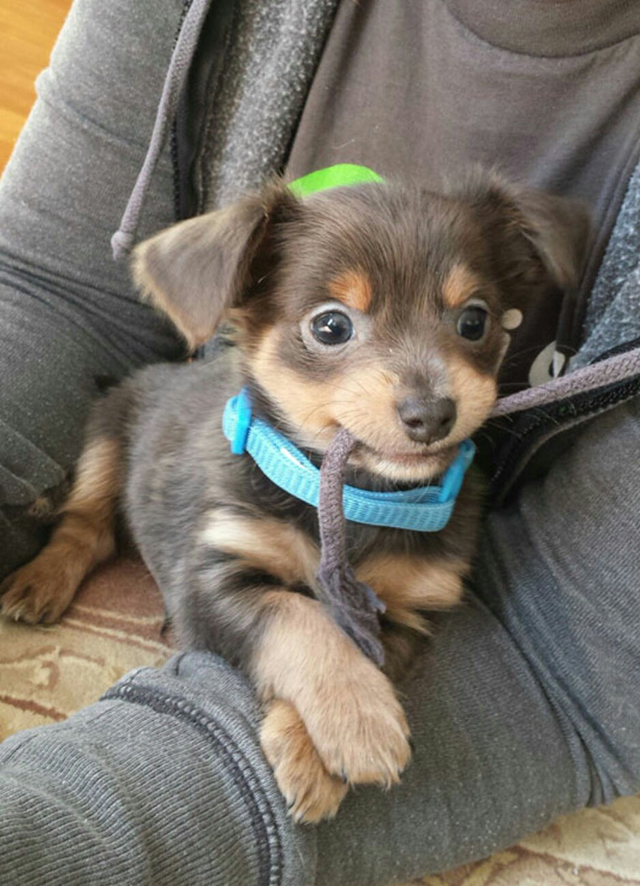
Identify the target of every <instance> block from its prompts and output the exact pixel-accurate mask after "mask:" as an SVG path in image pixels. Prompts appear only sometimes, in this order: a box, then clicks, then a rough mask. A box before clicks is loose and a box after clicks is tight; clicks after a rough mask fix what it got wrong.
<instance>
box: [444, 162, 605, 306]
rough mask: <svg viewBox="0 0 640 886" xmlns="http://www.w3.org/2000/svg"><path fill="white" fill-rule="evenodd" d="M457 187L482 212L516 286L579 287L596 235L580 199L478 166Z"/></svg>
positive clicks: (464, 198) (506, 274)
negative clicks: (510, 180)
mask: <svg viewBox="0 0 640 886" xmlns="http://www.w3.org/2000/svg"><path fill="white" fill-rule="evenodd" d="M456 190H457V192H458V193H457V194H456V195H455V196H458V197H460V198H462V199H463V200H465V201H468V202H470V203H471V204H472V205H473V206H474V208H475V209H476V211H477V212H478V215H479V219H480V222H481V224H482V225H483V226H485V227H486V229H487V233H488V234H489V236H490V237H491V241H492V245H493V246H494V248H495V249H496V252H497V254H498V253H499V254H500V255H499V262H500V263H502V264H503V265H504V266H505V267H504V269H503V273H504V274H505V277H506V278H507V279H510V280H511V281H512V282H514V283H515V284H516V289H517V288H518V286H517V284H518V283H520V284H521V285H522V284H524V286H525V287H528V288H529V289H530V290H531V289H535V288H537V287H546V288H549V287H552V288H555V289H559V290H570V289H575V288H576V287H577V285H578V283H579V282H580V276H581V273H582V269H583V265H584V261H585V258H586V254H587V248H588V245H589V241H590V235H591V225H590V221H589V214H588V212H587V209H586V207H585V205H584V204H583V203H582V202H581V201H580V200H576V199H573V198H569V197H557V196H553V195H552V194H548V193H545V192H544V191H537V190H534V189H528V188H522V187H518V186H516V185H512V184H510V183H508V182H506V181H505V180H504V179H503V178H502V177H501V176H500V175H498V174H497V173H495V172H487V171H483V170H478V169H476V170H475V171H473V172H472V173H471V174H470V175H469V176H468V177H467V178H466V179H465V180H464V182H463V184H462V186H461V187H460V188H458V189H456ZM514 294H515V293H514Z"/></svg>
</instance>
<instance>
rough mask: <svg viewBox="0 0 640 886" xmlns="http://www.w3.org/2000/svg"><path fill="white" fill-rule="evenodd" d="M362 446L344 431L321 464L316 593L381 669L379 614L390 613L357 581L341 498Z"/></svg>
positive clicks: (373, 593) (382, 656) (335, 439)
mask: <svg viewBox="0 0 640 886" xmlns="http://www.w3.org/2000/svg"><path fill="white" fill-rule="evenodd" d="M358 445H359V441H358V440H357V439H356V437H354V436H353V434H352V433H351V432H350V431H348V430H347V429H346V428H340V429H339V430H338V432H337V433H336V435H335V437H334V438H333V440H332V441H331V444H330V445H329V448H328V449H327V451H326V452H325V455H324V458H323V460H322V466H321V468H320V500H319V504H318V525H319V528H320V545H321V552H320V566H319V568H318V575H317V578H318V589H317V591H318V597H319V598H320V599H321V600H322V602H323V603H324V604H325V605H326V606H327V607H328V608H329V610H330V612H331V615H332V617H333V619H334V620H335V621H336V623H337V624H338V625H340V627H341V628H342V629H343V630H344V631H345V633H346V634H348V636H349V637H351V639H352V640H353V641H354V643H356V645H357V646H358V647H359V648H360V649H361V650H362V652H364V654H365V655H366V656H368V657H369V658H370V659H371V660H372V661H374V662H375V663H376V664H377V665H382V664H384V648H383V646H382V642H381V640H380V632H381V629H380V620H379V615H380V614H381V613H382V612H384V611H385V605H384V603H383V602H382V601H381V600H380V599H379V597H378V596H377V595H376V594H375V592H374V591H373V590H372V589H371V588H370V587H369V585H366V584H364V582H360V581H358V579H357V578H356V575H355V572H354V571H353V567H352V566H351V563H350V562H349V559H348V557H347V538H346V535H347V524H346V520H345V516H344V510H343V505H342V497H343V489H344V483H345V477H346V473H347V464H348V461H349V457H350V455H351V454H352V453H353V452H354V450H355V449H356V448H357V447H358Z"/></svg>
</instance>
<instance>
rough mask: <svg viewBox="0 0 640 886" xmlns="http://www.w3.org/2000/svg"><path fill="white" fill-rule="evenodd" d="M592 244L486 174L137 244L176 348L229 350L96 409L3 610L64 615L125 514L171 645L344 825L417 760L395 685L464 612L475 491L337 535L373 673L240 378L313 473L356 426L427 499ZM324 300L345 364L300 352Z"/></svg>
mask: <svg viewBox="0 0 640 886" xmlns="http://www.w3.org/2000/svg"><path fill="white" fill-rule="evenodd" d="M585 237H586V225H585V220H584V214H583V212H582V210H581V209H580V208H579V207H576V206H575V205H573V204H571V203H569V202H566V201H562V200H559V199H557V198H552V197H549V196H545V195H543V194H538V193H535V192H530V191H518V190H515V189H512V188H510V187H508V186H506V185H505V184H503V183H502V182H501V181H500V180H499V179H497V178H495V177H492V176H485V175H480V174H477V175H472V176H471V177H469V178H467V179H466V180H465V182H464V184H462V185H461V186H460V187H459V189H458V190H451V191H450V192H449V193H447V194H445V195H440V196H439V195H436V194H433V193H430V192H427V191H425V190H423V189H420V188H413V189H408V188H404V187H402V186H399V185H366V186H361V187H353V188H349V189H339V190H334V191H330V192H326V193H323V194H320V195H316V196H314V197H312V198H309V199H308V200H306V201H304V202H301V201H299V200H298V199H296V198H295V197H293V196H292V194H291V193H290V192H289V190H288V189H287V188H285V187H284V186H283V185H282V184H280V183H276V184H274V185H270V186H268V187H267V188H266V189H265V190H264V191H263V192H262V193H261V194H259V195H257V196H249V197H247V198H245V199H244V200H242V201H240V202H239V203H238V204H236V205H234V206H232V207H230V208H229V209H226V210H223V211H221V212H218V213H214V214H211V215H208V216H203V217H199V218H196V219H192V220H190V221H187V222H183V223H181V224H179V225H176V226H175V227H174V228H171V229H169V230H168V231H166V232H163V233H161V234H159V235H157V236H156V237H154V238H152V239H151V240H149V241H148V242H146V243H144V244H143V245H142V246H141V247H139V248H138V250H137V255H136V264H135V273H136V276H137V280H138V282H139V283H140V285H141V286H142V287H143V288H144V290H145V291H146V292H147V294H148V295H149V297H150V298H151V300H152V301H153V302H154V304H155V305H156V306H157V307H159V308H160V309H161V310H163V311H165V312H166V314H168V316H169V317H170V318H171V320H172V321H173V322H174V323H175V324H176V326H177V327H178V329H179V330H180V331H181V332H182V334H183V335H184V337H185V339H186V340H187V342H188V344H189V346H190V347H191V348H195V347H196V346H198V345H200V344H202V343H203V342H206V341H207V340H208V339H209V338H210V337H211V336H212V335H213V334H214V333H215V332H216V330H217V329H218V327H219V325H220V323H221V322H222V321H223V320H225V321H231V323H232V324H233V326H234V328H235V330H236V331H235V343H234V344H233V345H232V346H227V347H224V348H221V349H220V350H219V352H218V354H217V356H216V357H215V358H214V359H212V360H210V361H208V362H205V361H195V362H193V363H191V364H189V365H184V366H154V367H151V368H149V369H146V370H143V371H142V372H140V373H138V374H137V375H135V376H134V377H132V378H131V379H130V380H128V381H126V382H125V383H124V384H122V385H121V386H120V387H118V388H116V389H115V390H113V391H112V392H110V393H109V394H108V395H107V396H106V398H105V399H104V400H103V401H102V402H100V403H99V404H98V405H97V406H96V409H95V413H94V416H93V418H92V420H91V423H90V425H89V429H88V435H87V444H86V449H85V452H84V455H83V456H82V460H81V462H80V465H79V468H78V474H77V480H76V484H75V487H74V489H73V492H72V494H71V497H70V498H69V500H68V502H67V504H66V505H65V507H64V508H63V510H62V514H61V519H60V523H59V525H58V527H57V528H56V530H55V531H54V533H53V536H52V539H51V541H50V543H49V545H48V546H47V547H46V548H45V549H44V550H43V552H42V553H41V554H40V555H39V556H38V557H37V558H36V559H35V560H34V561H33V562H32V563H30V564H28V565H27V566H25V567H23V568H22V569H21V570H19V571H18V572H17V573H15V574H14V575H13V576H12V577H11V578H10V579H9V580H8V581H7V582H6V584H5V588H4V597H3V600H2V611H3V612H4V614H5V615H6V616H9V617H12V618H16V619H22V620H24V621H26V622H30V623H33V622H39V621H42V622H51V621H54V620H56V619H57V618H59V617H60V615H61V614H62V612H63V611H64V609H65V608H66V607H67V606H68V605H69V603H70V602H71V600H72V598H73V595H74V593H75V591H76V589H77V587H78V586H79V584H80V583H81V581H82V579H83V578H84V576H85V575H86V574H87V573H88V572H90V571H91V570H92V569H93V568H94V567H95V566H96V565H97V564H98V563H100V562H101V561H103V560H104V559H106V558H107V557H110V556H111V555H112V554H113V552H114V549H115V544H114V531H113V526H114V517H115V514H116V511H117V510H122V511H123V512H124V514H125V516H126V520H127V523H128V526H129V528H130V530H131V533H132V535H133V538H134V540H135V542H136V544H137V546H138V548H139V549H140V552H141V554H142V556H143V558H144V560H145V561H146V563H147V565H148V566H149V568H150V570H151V572H152V573H153V575H154V577H155V578H156V580H157V582H158V585H159V587H160V589H161V591H162V594H163V596H164V601H165V606H166V610H167V613H168V616H169V617H170V619H171V621H172V622H173V624H174V626H175V628H176V631H177V635H178V637H179V640H180V642H181V644H182V645H183V646H184V647H186V648H191V649H211V650H216V651H218V652H220V653H221V654H223V655H224V656H225V657H226V658H227V659H229V661H231V662H233V663H234V664H237V665H239V666H241V667H243V668H244V669H245V670H246V672H247V673H248V674H249V675H250V676H251V678H252V679H253V680H254V682H255V685H256V688H257V691H258V692H259V694H260V697H261V698H262V699H263V701H264V703H265V710H266V715H265V720H264V725H263V728H262V735H261V738H262V745H263V748H264V751H265V753H266V755H267V757H268V759H269V760H270V762H271V764H272V765H273V767H274V769H275V773H276V778H277V780H278V783H279V785H280V787H281V789H282V791H283V793H284V794H285V796H286V797H287V799H288V800H289V802H290V803H291V805H292V814H294V815H295V816H296V818H298V819H300V820H306V821H316V820H319V819H321V818H323V817H327V816H331V815H333V814H335V812H336V810H337V808H338V806H339V804H340V802H341V800H342V798H343V797H344V794H345V792H346V790H347V788H348V786H349V785H350V784H357V783H363V782H376V783H380V784H385V785H389V784H391V783H393V782H395V781H397V780H398V777H399V774H400V772H401V771H402V769H403V768H404V767H405V765H406V764H407V762H408V760H409V756H410V750H409V742H408V739H409V731H408V727H407V723H406V720H405V717H404V714H403V711H402V708H401V706H400V704H399V702H398V700H397V697H396V693H395V691H394V687H393V682H392V680H397V679H399V678H400V677H401V676H402V674H403V673H404V671H405V669H406V668H407V666H408V664H409V663H410V661H411V659H412V657H413V656H414V654H415V649H416V644H417V641H418V640H419V639H420V636H421V633H422V632H423V631H424V626H425V622H424V621H423V613H424V612H425V611H429V610H433V609H442V608H447V607H450V606H451V605H453V604H455V603H456V602H457V601H458V600H459V598H460V595H461V589H462V583H463V580H464V578H465V576H466V575H467V574H468V571H469V568H470V563H471V559H472V556H473V551H474V543H475V536H476V526H477V519H478V507H479V506H478V497H477V495H476V491H475V489H474V485H473V480H472V479H469V480H468V481H467V482H465V485H464V487H463V490H462V492H461V494H460V497H459V500H458V503H457V506H456V509H455V512H454V515H453V517H452V519H451V521H450V523H449V524H448V526H447V527H446V528H445V529H444V530H442V531H441V532H439V533H431V534H429V533H426V534H422V533H416V532H404V531H399V530H387V529H377V528H374V527H371V526H363V525H359V524H353V523H352V524H349V526H348V546H349V556H350V559H351V562H352V563H353V564H354V566H355V568H356V572H357V574H358V576H359V577H360V578H361V579H362V580H364V581H366V582H368V583H369V584H370V585H371V586H372V587H373V588H374V589H375V590H376V591H377V593H378V594H379V596H380V597H381V598H382V599H383V600H384V601H385V602H386V604H387V612H386V614H385V616H384V618H383V634H384V640H385V645H386V655H387V664H386V666H385V672H384V673H383V672H382V671H380V670H379V669H378V668H376V667H375V666H374V665H373V664H372V663H371V662H370V661H369V660H368V659H367V658H365V657H364V656H363V654H362V653H361V652H360V651H359V650H358V649H357V647H356V646H355V645H354V644H353V643H352V641H351V640H350V639H349V638H348V637H347V636H346V635H345V634H344V633H343V632H342V631H341V630H340V629H339V628H338V627H337V626H336V625H335V624H334V623H333V621H332V620H331V618H330V616H329V615H328V613H327V612H326V610H325V609H324V608H323V606H322V605H321V604H320V603H319V602H318V601H317V600H316V599H315V595H314V582H315V574H316V570H317V567H318V559H319V551H318V525H317V515H316V512H315V510H314V509H312V508H310V507H308V506H307V505H305V504H303V503H301V502H299V501H297V500H294V499H292V498H291V497H289V496H288V495H287V494H285V493H283V492H282V491H281V490H279V489H277V488H275V487H274V486H273V485H272V484H271V483H270V481H269V480H267V479H266V478H265V477H264V475H262V474H261V472H260V471H259V470H258V469H257V468H256V467H255V465H254V464H253V462H252V461H251V459H250V458H249V457H242V458H239V457H236V456H232V455H231V454H230V452H229V445H228V443H227V441H226V440H225V439H224V437H223V435H222V430H221V416H222V410H223V408H224V404H225V402H226V400H227V399H228V398H229V397H230V396H232V395H233V394H235V393H237V392H238V390H239V389H240V388H241V387H242V385H243V384H248V385H249V387H250V388H251V391H252V395H253V399H254V403H255V409H256V411H257V413H258V414H260V415H262V416H263V417H265V418H267V419H268V420H269V421H271V422H273V423H274V424H275V425H277V426H278V427H279V428H281V429H283V430H284V431H285V432H286V433H287V434H289V435H290V437H291V438H292V439H293V440H294V441H296V442H297V443H298V445H300V446H302V447H303V448H304V449H306V450H307V451H308V452H309V453H310V454H311V456H312V458H314V459H316V461H317V462H318V463H319V461H320V460H321V457H322V453H323V452H324V450H325V449H326V447H327V445H328V444H329V442H330V441H331V439H332V437H333V435H334V433H335V431H336V429H337V428H338V427H340V426H346V427H348V428H349V429H350V431H351V432H352V433H353V434H354V435H355V436H356V437H357V438H358V440H359V441H360V445H359V446H358V448H357V449H356V450H355V453H354V455H353V457H352V462H351V467H350V476H349V478H348V479H349V482H352V483H354V484H356V485H361V486H368V487H370V488H378V489H384V488H393V487H394V486H395V485H397V484H402V483H408V484H411V483H413V484H415V483H425V482H427V481H428V480H429V479H432V478H435V477H436V476H438V475H440V474H441V473H442V471H443V470H444V468H445V467H446V466H447V464H448V463H449V462H450V460H451V458H452V457H453V455H454V453H455V450H456V445H457V444H458V443H459V442H460V441H461V440H462V439H463V438H465V437H467V436H469V435H470V434H472V433H473V432H474V431H476V430H477V428H478V427H479V426H480V425H481V424H482V423H483V422H484V421H485V419H486V418H487V416H488V415H489V413H490V411H491V408H492V406H493V403H494V400H495V397H496V377H497V373H498V368H499V366H500V363H501V360H502V357H503V356H504V353H505V350H506V348H507V346H508V343H509V336H508V334H507V332H505V329H506V328H511V327H513V325H515V324H514V321H513V318H514V316H517V312H518V311H524V310H525V309H526V305H527V303H528V302H529V301H530V300H531V299H534V298H536V295H538V294H540V293H541V292H542V291H543V290H545V289H549V288H552V289H559V290H560V289H563V288H567V287H570V286H572V285H574V284H575V282H576V279H577V275H578V273H579V268H580V262H581V253H582V249H583V246H584V241H585ZM470 299H472V300H473V299H475V300H478V299H480V300H481V301H482V303H483V304H484V305H485V306H486V310H487V312H488V317H489V319H488V331H487V333H486V335H485V337H484V338H483V339H482V340H481V341H479V342H470V341H467V340H465V339H463V338H461V337H460V335H458V334H457V331H456V324H457V320H458V318H459V316H460V312H461V311H462V310H464V308H465V305H467V304H468V303H469V300H470ZM325 303H329V304H333V305H337V306H342V307H343V309H344V310H345V311H346V312H348V313H349V316H350V317H351V318H352V321H353V323H354V324H355V327H356V337H355V339H354V340H353V341H352V342H350V343H349V344H348V345H346V346H345V347H343V348H338V349H336V348H326V347H325V348H324V349H323V348H322V347H318V346H316V344H314V343H313V342H311V341H310V339H309V323H310V318H311V317H312V316H313V312H314V310H316V309H317V307H318V306H319V305H321V304H325ZM443 398H448V399H449V400H451V401H453V403H454V404H455V416H454V420H453V424H452V426H451V428H450V429H449V430H448V431H447V433H446V436H445V437H444V438H443V439H438V440H436V442H435V443H431V442H429V440H427V441H426V442H420V441H418V442H416V441H415V440H413V439H411V438H410V437H409V436H408V435H407V426H405V425H404V424H403V422H402V421H401V420H400V419H399V417H398V415H399V412H398V409H399V405H398V404H400V403H404V402H407V401H411V403H413V402H414V401H415V402H416V403H417V404H418V407H419V408H420V409H423V410H427V412H428V411H429V409H430V408H431V404H438V403H440V402H441V401H442V399H443Z"/></svg>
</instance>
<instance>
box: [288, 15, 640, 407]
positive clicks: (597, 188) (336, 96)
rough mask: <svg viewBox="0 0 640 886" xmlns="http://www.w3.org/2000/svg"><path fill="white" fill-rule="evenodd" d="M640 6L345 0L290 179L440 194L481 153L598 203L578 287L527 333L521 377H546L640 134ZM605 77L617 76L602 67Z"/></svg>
mask: <svg viewBox="0 0 640 886" xmlns="http://www.w3.org/2000/svg"><path fill="white" fill-rule="evenodd" d="M639 65H640V3H638V2H633V0H631V2H628V0H400V2H399V0H362V2H359V3H355V2H351V0H343V2H341V3H340V4H339V7H338V11H337V15H336V19H335V21H334V24H333V27H332V30H331V32H330V35H329V38H328V41H327V44H326V46H325V48H324V52H323V54H322V58H321V61H320V65H319V67H318V70H317V72H316V75H315V77H314V80H313V82H312V85H311V89H310V91H309V94H308V96H307V100H306V103H305V107H304V110H303V113H302V116H301V119H300V122H299V125H298V128H297V131H296V134H295V137H294V139H293V143H292V147H291V152H290V156H289V162H288V171H289V173H290V174H291V175H292V176H293V177H297V176H299V175H303V174H305V173H307V172H310V171H312V170H314V169H318V168H321V167H324V166H329V165H331V164H333V163H339V162H351V163H361V164H364V165H366V166H370V167H371V168H373V169H375V170H376V171H377V172H379V173H380V174H382V175H385V176H401V177H403V178H405V179H406V178H409V179H410V178H414V179H416V180H419V181H421V182H423V183H426V184H427V185H429V186H431V187H433V188H438V187H439V186H440V184H441V182H442V179H443V177H449V178H455V176H456V175H459V174H460V170H461V169H463V168H464V167H467V166H469V165H470V164H472V163H477V162H480V163H482V164H484V165H487V166H498V167H499V168H500V169H501V170H502V171H503V172H504V173H505V174H506V175H507V176H509V177H510V178H512V179H514V180H517V181H520V182H524V183H528V184H531V185H533V186H537V187H542V188H546V189H549V190H551V191H554V192H556V193H559V194H565V195H573V196H578V197H581V198H582V199H584V200H585V201H586V202H587V203H588V205H589V206H590V208H591V211H592V215H593V220H594V226H595V238H594V244H593V247H592V250H591V253H590V259H589V262H588V266H587V268H586V270H585V275H584V280H583V283H582V286H581V288H580V291H579V292H578V293H573V294H567V295H566V296H565V298H564V303H563V302H562V301H561V299H560V298H556V299H553V300H552V301H548V302H547V303H544V304H538V305H536V306H535V308H534V309H533V310H531V311H530V312H529V314H528V317H527V318H526V322H525V323H524V324H523V327H522V328H521V330H519V332H518V335H517V337H516V339H515V341H514V346H513V351H512V359H511V360H510V361H509V383H510V385H509V389H508V391H509V392H512V391H513V390H514V383H517V384H523V385H525V384H536V383H539V382H542V381H546V380H547V379H548V378H549V371H550V364H551V358H552V356H553V353H554V350H555V349H556V348H559V349H560V351H561V352H563V353H564V354H567V353H569V354H570V353H572V352H574V351H575V350H576V349H577V346H578V345H579V335H580V329H581V326H582V317H583V313H584V305H585V299H586V296H587V295H588V293H589V291H590V289H591V286H592V284H593V280H594V277H595V274H596V272H597V269H598V267H599V265H600V262H601V260H602V255H603V251H604V248H605V247H606V243H607V240H608V238H609V235H610V233H611V229H612V226H613V223H614V221H615V218H616V216H617V213H618V210H619V208H620V204H621V202H622V198H623V196H624V191H625V189H626V185H627V182H628V180H629V177H630V175H631V172H632V171H633V168H634V167H635V165H636V163H637V162H638V157H639V154H640V140H639V139H638V129H639V126H638V123H639V122H640V89H639V88H638V83H639V81H640V77H639V74H638V70H639ZM605 71H606V73H604V72H605Z"/></svg>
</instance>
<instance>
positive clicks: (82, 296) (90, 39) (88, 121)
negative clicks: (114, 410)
mask: <svg viewBox="0 0 640 886" xmlns="http://www.w3.org/2000/svg"><path fill="white" fill-rule="evenodd" d="M183 7H184V4H183V2H182V0H152V2H148V3H137V2H135V0H111V2H109V3H104V2H102V0H76V3H75V4H74V6H73V8H72V10H71V13H70V16H69V18H68V20H67V22H66V24H65V26H64V28H63V31H62V33H61V36H60V38H59V40H58V43H57V45H56V47H55V49H54V51H53V54H52V58H51V65H50V67H49V68H48V69H47V70H46V71H45V72H44V73H43V74H42V75H41V76H40V78H39V80H38V100H37V102H36V105H35V106H34V109H33V111H32V113H31V116H30V118H29V120H28V122H27V124H26V127H25V129H24V131H23V133H22V135H21V137H20V139H19V142H18V144H17V147H16V150H15V151H14V154H13V157H12V159H11V161H10V162H9V165H8V167H7V169H6V171H5V174H4V177H3V179H2V182H1V184H0V576H2V575H3V574H6V573H7V572H9V571H10V570H11V569H13V568H14V567H15V566H17V565H19V563H21V562H23V561H24V560H26V559H28V558H29V557H30V556H32V555H33V554H34V553H35V551H36V549H37V547H38V545H39V544H40V543H41V542H42V535H43V531H42V527H43V525H44V522H43V518H46V515H47V513H48V512H50V511H51V510H52V508H53V507H54V506H55V504H56V503H57V499H58V498H59V497H60V495H61V494H62V489H63V486H64V480H65V478H66V476H67V474H68V472H69V470H70V468H71V467H72V465H73V463H74V461H75V459H76V458H77V455H78V452H79V448H80V446H81V442H82V427H83V424H84V421H85V418H86V416H87V412H88V409H89V406H90V403H91V402H92V400H93V399H94V397H95V396H96V395H97V394H98V392H99V388H100V385H101V383H102V382H103V381H104V379H105V377H110V378H112V379H118V378H120V377H122V376H123V375H124V374H126V373H127V372H128V371H130V370H131V369H132V368H134V367H136V366H139V365H141V364H144V363H148V362H151V361H155V360H158V359H172V358H176V357H177V356H180V355H181V354H182V353H183V346H182V344H181V343H180V342H179V341H178V339H177V337H176V335H175V334H174V333H173V332H172V331H171V330H170V329H169V327H168V325H167V324H165V323H164V321H161V320H160V319H159V318H158V317H157V316H155V315H154V314H153V312H152V311H151V309H150V308H149V307H148V306H146V305H144V304H143V303H142V302H141V300H140V299H139V297H138V295H137V294H136V293H135V291H134V289H133V286H132V284H131V281H130V276H129V270H128V267H127V264H126V263H123V264H117V263H115V262H114V261H113V258H112V255H111V247H110V237H111V235H112V233H113V232H114V231H115V230H116V228H117V227H118V222H119V220H120V216H121V214H122V212H123V209H124V207H125V205H126V202H127V197H128V195H129V192H130V190H131V188H132V186H133V183H134V181H135V178H136V176H137V174H138V171H139V169H140V166H141V164H142V161H143V158H144V155H145V152H146V148H147V142H148V139H149V136H150V134H151V129H152V126H153V121H154V117H155V111H156V106H157V102H158V99H159V96H160V93H161V90H162V84H163V80H164V76H165V73H166V68H167V65H168V63H169V59H170V56H171V52H172V48H173V43H174V40H175V36H176V33H177V29H178V27H179V23H180V18H181V15H182V12H183ZM173 221H175V212H174V188H173V169H172V164H171V160H170V157H169V151H165V156H164V157H163V158H162V161H161V163H160V166H159V168H158V170H157V172H156V174H155V176H154V178H153V182H152V187H151V191H150V193H149V197H148V201H147V204H146V208H145V213H144V217H143V222H142V231H141V236H144V235H145V234H148V233H151V232H152V231H154V230H157V229H158V228H161V227H164V226H166V225H168V224H171V223H172V222H173Z"/></svg>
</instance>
